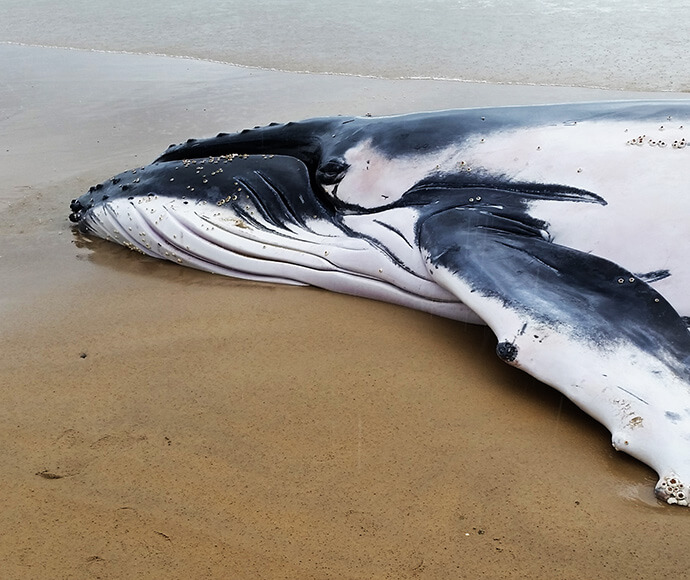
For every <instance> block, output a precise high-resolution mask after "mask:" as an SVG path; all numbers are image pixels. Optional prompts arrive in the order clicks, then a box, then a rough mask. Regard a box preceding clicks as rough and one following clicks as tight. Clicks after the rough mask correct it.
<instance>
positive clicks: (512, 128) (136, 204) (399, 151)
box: [70, 101, 690, 505]
mask: <svg viewBox="0 0 690 580" xmlns="http://www.w3.org/2000/svg"><path fill="white" fill-rule="evenodd" d="M686 126H687V127H689V128H690V101H654V102H610V103H585V104H575V105H549V106H533V107H505V108H492V109H467V110H456V111H440V112H436V113H419V114H413V115H402V116H395V117H385V118H368V117H332V118H323V119H311V120H307V121H302V122H296V123H287V124H281V125H278V124H272V125H269V126H266V127H257V128H255V129H250V130H245V131H242V132H240V133H237V134H227V133H222V134H219V135H218V136H216V137H214V138H210V139H199V140H195V139H190V140H188V141H187V142H185V143H183V144H181V145H174V146H171V147H170V148H168V150H167V151H166V152H165V153H163V155H161V156H160V157H159V158H158V159H157V160H156V161H154V162H153V163H152V164H151V165H149V166H147V167H143V168H138V169H135V170H132V171H128V172H125V173H123V174H120V175H118V176H116V177H115V178H113V179H112V180H110V181H108V182H105V183H103V184H100V185H97V186H95V187H93V188H91V190H90V191H89V192H88V193H86V194H85V195H83V196H81V197H80V198H78V199H76V200H73V202H72V205H71V210H72V214H71V216H70V219H72V221H74V222H76V223H77V224H78V225H79V227H80V228H82V229H83V230H86V231H89V232H91V233H94V234H96V235H98V236H101V237H103V238H105V239H110V240H112V241H115V242H117V243H120V244H122V245H125V246H128V247H130V248H132V249H134V250H137V251H140V252H143V253H145V254H147V255H150V256H155V257H160V258H163V259H168V260H171V261H174V262H176V263H179V264H184V265H188V266H192V267H195V268H200V269H204V270H208V271H211V272H217V273H222V274H226V275H230V276H236V277H240V278H245V279H250V280H264V281H271V282H282V283H289V284H311V285H315V286H319V287H322V288H326V289H329V290H334V291H338V292H344V293H349V294H354V295H358V296H365V297H369V298H375V299H379V300H385V301H389V302H393V303H396V304H401V305H404V306H408V307H412V308H418V309H421V310H425V311H428V312H432V313H434V314H438V315H441V316H447V317H450V318H455V319H458V320H467V321H471V322H483V323H485V324H487V325H489V326H490V327H491V328H492V330H493V331H494V333H495V334H496V336H497V338H498V341H499V343H498V348H497V353H498V355H499V357H500V358H501V359H502V360H504V361H505V362H507V363H509V364H512V365H514V366H517V367H518V368H521V369H523V370H525V371H527V372H528V373H530V374H532V375H533V376H535V377H537V378H539V379H540V380H542V381H544V382H546V383H547V384H550V385H552V386H554V387H555V388H557V389H558V390H560V391H561V392H563V393H564V394H565V395H567V396H568V397H569V398H571V399H572V400H573V401H574V402H575V403H577V404H578V405H579V406H581V407H582V408H583V409H584V410H585V411H586V412H588V413H589V414H590V415H592V416H593V417H595V418H596V419H597V420H599V421H601V422H602V423H603V424H604V425H605V426H606V427H607V428H608V429H609V430H610V431H611V432H612V441H613V444H614V446H615V447H616V448H617V449H621V450H624V451H626V452H627V453H629V454H631V455H633V456H635V457H637V458H638V459H640V460H642V461H643V462H645V463H647V464H648V465H650V466H651V467H653V468H654V469H655V470H656V471H657V472H658V473H659V475H660V480H659V483H658V485H657V488H656V492H657V495H658V496H659V497H660V498H661V499H663V500H666V501H668V502H669V503H677V504H680V505H687V503H688V499H687V496H688V489H689V488H688V483H689V482H690V451H688V448H689V443H690V333H689V332H688V328H687V324H686V319H684V318H683V317H687V316H689V315H690V298H689V297H688V294H689V293H687V292H686V288H687V287H688V284H689V283H690V265H688V263H687V260H686V251H687V247H686V246H687V244H688V243H690V242H688V240H690V221H689V220H688V217H689V216H690V191H688V190H689V189H690V163H688V160H689V157H688V156H689V155H690V149H688V148H686V139H688V137H687V136H686V129H685V127H686Z"/></svg>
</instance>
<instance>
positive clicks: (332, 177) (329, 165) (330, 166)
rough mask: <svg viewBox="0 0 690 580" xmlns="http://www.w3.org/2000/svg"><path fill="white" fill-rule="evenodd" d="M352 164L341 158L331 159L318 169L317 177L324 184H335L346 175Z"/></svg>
mask: <svg viewBox="0 0 690 580" xmlns="http://www.w3.org/2000/svg"><path fill="white" fill-rule="evenodd" d="M349 167H350V166H349V165H348V164H347V163H345V162H344V161H340V160H339V159H331V160H329V161H327V162H326V163H324V164H323V165H322V166H321V167H319V168H318V169H317V170H316V179H318V181H319V183H321V184H322V185H335V184H336V183H338V182H340V181H341V180H342V179H343V177H345V172H346V171H347V170H348V168H349Z"/></svg>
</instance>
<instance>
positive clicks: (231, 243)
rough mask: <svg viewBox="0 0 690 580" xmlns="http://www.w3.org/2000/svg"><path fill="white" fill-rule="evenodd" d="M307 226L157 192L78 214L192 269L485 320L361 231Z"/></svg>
mask: <svg viewBox="0 0 690 580" xmlns="http://www.w3.org/2000/svg"><path fill="white" fill-rule="evenodd" d="M310 226H312V227H311V228H310V231H309V232H307V231H305V230H304V229H301V228H300V229H299V230H298V231H290V229H285V228H283V227H281V228H270V227H268V225H267V224H266V223H261V227H256V223H252V221H250V220H248V219H247V216H245V215H240V214H238V213H235V212H233V211H232V209H231V208H228V207H216V206H214V205H213V204H209V203H208V202H206V201H200V202H196V201H187V200H180V199H174V198H166V197H164V196H158V195H148V196H140V197H130V198H116V199H112V200H108V201H105V202H102V203H99V204H97V205H95V206H94V207H92V208H89V209H88V210H86V211H84V212H83V213H82V214H81V215H80V221H79V227H80V229H81V230H82V231H83V232H85V233H93V234H94V235H96V236H98V237H101V238H103V239H106V240H109V241H112V242H115V243H117V244H120V245H122V246H125V247H127V248H129V249H130V250H133V251H136V252H139V253H142V254H145V255H147V256H151V257H154V258H159V259H164V260H168V261H170V262H174V263H176V264H180V265H185V266H189V267H192V268H195V269H198V270H204V271H207V272H212V273H214V274H221V275H225V276H231V277H234V278H240V279H244V280H251V281H259V282H268V283H277V284H290V285H298V286H304V285H311V286H316V287H319V288H323V289H326V290H332V291H336V292H340V293H344V294H350V295H354V296H360V297H364V298H371V299H375V300H380V301H384V302H390V303H393V304H398V305H401V306H405V307H408V308H414V309H417V310H421V311H424V312H429V313H431V314H435V315H438V316H443V317H446V318H451V319H455V320H460V321H464V322H469V323H473V324H483V322H482V320H481V319H480V318H479V317H478V316H477V315H476V314H475V313H474V312H473V311H472V310H470V309H469V308H468V307H467V306H465V305H464V304H463V303H461V302H460V301H458V300H457V298H455V297H454V296H453V295H452V294H450V293H449V292H447V291H446V290H444V289H443V288H441V287H440V286H438V285H436V284H435V283H433V282H431V281H429V280H425V279H423V278H420V277H418V276H417V275H415V274H414V273H411V272H408V271H406V270H404V269H402V268H400V267H398V265H397V264H395V263H394V262H393V261H391V260H384V262H385V264H384V263H383V262H382V258H381V256H378V255H376V253H374V252H373V251H372V247H371V245H370V244H369V243H368V242H367V241H366V240H365V239H361V238H343V237H338V236H337V235H336V234H337V232H336V231H335V228H333V227H332V225H331V224H328V223H327V222H323V221H322V220H315V221H314V223H313V224H310ZM293 229H297V228H294V227H293ZM331 229H332V230H333V231H331ZM372 256H373V257H372Z"/></svg>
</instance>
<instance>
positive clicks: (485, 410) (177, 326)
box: [0, 45, 690, 579]
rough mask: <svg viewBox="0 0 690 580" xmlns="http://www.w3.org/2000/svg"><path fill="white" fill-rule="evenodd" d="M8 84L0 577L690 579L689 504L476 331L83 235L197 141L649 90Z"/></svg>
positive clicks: (254, 75) (148, 72)
mask: <svg viewBox="0 0 690 580" xmlns="http://www.w3.org/2000/svg"><path fill="white" fill-rule="evenodd" d="M0 70H1V71H2V76H1V77H0V78H3V81H4V82H3V86H2V87H0V128H1V131H0V140H2V143H0V155H1V156H2V163H1V164H0V184H1V185H0V320H1V321H2V322H1V327H0V385H1V390H0V468H1V472H2V477H1V481H2V493H1V494H0V530H1V534H2V535H1V538H2V539H1V540H0V563H1V568H2V572H0V577H2V578H7V579H14V578H17V579H24V578H104V579H106V578H249V579H253V578H268V579H272V578H363V579H364V578H367V579H369V578H392V579H397V578H400V579H404V578H550V579H556V578H594V577H600V578H660V577H664V576H673V575H675V576H676V577H684V574H685V572H686V570H687V569H688V568H689V567H690V555H688V549H687V545H688V539H689V538H690V511H688V510H685V509H681V508H677V507H670V506H666V505H662V504H660V503H658V502H657V501H656V500H655V499H654V497H653V494H652V487H653V485H654V483H655V481H656V477H655V474H654V473H653V472H652V471H651V470H649V469H648V468H646V467H645V466H643V465H641V464H640V463H638V462H636V461H634V460H632V459H630V458H628V457H627V456H625V455H622V454H619V453H616V452H615V451H614V450H613V449H612V447H611V445H610V443H609V434H608V433H607V432H606V431H605V429H603V428H602V427H601V426H599V425H598V424H597V423H596V422H594V421H593V420H591V419H590V418H589V417H587V416H586V415H584V414H583V413H582V412H580V411H579V410H577V409H576V408H575V407H574V406H573V405H572V404H570V403H569V402H568V401H567V400H564V399H563V398H562V397H561V396H560V395H559V394H558V393H556V392H555V391H553V390H551V389H549V388H547V387H545V386H543V385H541V384H539V383H538V382H536V381H534V380H532V379H531V378H530V377H528V376H526V375H523V374H521V373H519V372H517V371H514V370H513V369H511V368H509V367H507V366H505V365H502V364H501V363H500V362H499V361H498V360H497V359H496V357H495V355H494V353H493V348H494V340H493V338H492V336H491V334H490V333H489V332H488V331H486V330H485V329H483V328H479V327H473V326H469V325H463V324H459V323H455V322H452V321H447V320H443V319H439V318H436V317H433V316H429V315H426V314H422V313H418V312H413V311H408V310H405V309H402V308H398V307H394V306H391V305H386V304H380V303H376V302H372V301H368V300H363V299H357V298H352V297H347V296H340V295H336V294H330V293H327V292H323V291H320V290H316V289H309V288H288V287H279V286H273V285H267V284H252V283H246V282H241V281H235V280H231V279H225V278H221V277H218V276H212V275H209V274H205V273H201V272H196V271H193V270H189V269H185V268H181V267H177V266H175V265H173V264H167V263H162V262H158V261H154V260H151V259H148V258H144V257H142V256H140V255H138V254H135V253H132V252H129V251H127V250H125V249H123V248H120V247H117V246H114V245H111V244H108V243H105V242H101V241H99V240H88V239H84V238H82V237H80V236H78V235H75V234H73V232H72V231H71V229H70V227H69V223H68V221H67V219H66V216H67V213H68V212H67V207H68V204H69V201H70V199H71V198H73V197H76V196H77V195H78V194H80V193H81V192H83V191H84V190H85V189H87V188H88V187H89V185H91V184H92V183H95V182H98V181H101V180H103V179H105V178H107V177H109V176H110V175H112V174H115V173H118V172H120V171H122V170H124V169H126V168H129V167H134V166H137V165H140V164H143V163H147V162H149V161H150V160H152V159H153V158H154V157H155V156H156V155H157V154H158V153H160V152H161V151H162V150H164V149H165V147H166V146H167V145H168V144H169V143H173V142H177V141H180V140H183V139H185V138H187V137H190V136H204V135H211V134H215V133H216V132H218V131H220V130H225V131H232V130H237V129H240V128H243V127H244V126H247V125H249V126H253V125H255V124H263V123H267V122H270V121H287V120H290V119H295V118H302V117H308V116H316V115H331V114H353V113H354V114H362V113H367V112H370V113H372V114H388V113H396V112H406V111H412V110H423V109H436V108H448V107H458V106H478V105H498V104H509V103H532V102H548V101H566V100H583V99H585V100H591V99H600V98H623V97H630V96H645V95H629V94H627V95H626V94H620V93H613V92H604V91H593V90H576V89H555V88H539V87H509V86H490V85H470V84H463V83H444V82H422V81H419V82H417V81H404V82H403V81H382V80H374V79H360V78H347V77H333V76H331V77H328V76H312V75H297V74H284V73H275V72H266V71H257V70H249V69H237V68H232V67H228V66H224V65H219V64H213V63H202V62H193V61H185V60H181V59H168V58H160V57H144V56H131V55H112V54H101V53H89V52H76V51H65V50H55V49H41V48H29V47H16V46H7V45H4V46H3V45H0ZM666 96H670V95H666Z"/></svg>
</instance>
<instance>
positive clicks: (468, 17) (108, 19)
mask: <svg viewBox="0 0 690 580" xmlns="http://www.w3.org/2000/svg"><path fill="white" fill-rule="evenodd" d="M0 7H2V8H3V18H2V21H1V22H0V41H5V42H7V41H10V42H19V43H28V44H38V45H54V46H63V47H64V46H67V47H78V48H89V49H97V50H112V51H130V52H137V53H162V54H169V55H178V56H190V57H197V58H203V59H211V60H219V61H222V62H228V63H234V64H238V65H243V66H252V67H261V68H269V69H280V70H289V71H309V72H329V73H340V74H354V75H363V76H377V77H385V78H446V79H460V80H472V81H480V82H491V83H518V84H539V85H565V86H586V87H605V88H617V89H626V90H661V91H687V90H690V78H689V77H688V76H687V71H688V70H690V53H689V52H688V51H687V50H686V49H685V47H686V43H687V30H688V25H689V24H690V12H689V11H688V10H687V8H686V6H685V4H684V3H683V2H682V1H681V0H657V1H656V2H654V3H650V2H643V1H641V0H634V1H624V0H598V1H593V0H586V1H575V0H478V1H472V2H470V1H469V0H421V1H420V0H415V1H412V0H376V1H372V0H347V1H342V0H322V1H319V2H312V1H308V0H257V1H255V2H245V1H243V0H229V1H227V2H223V3H218V2H211V1H210V0H197V1H196V2H194V3H189V2H182V1H180V0H173V1H165V2H164V1H162V0H151V1H150V2H137V1H135V0H121V1H119V2H108V1H107V0H90V1H89V2H86V1H85V0H70V1H67V2H64V3H61V6H60V10H55V9H54V4H53V3H51V2H47V1H46V0H1V1H0Z"/></svg>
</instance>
